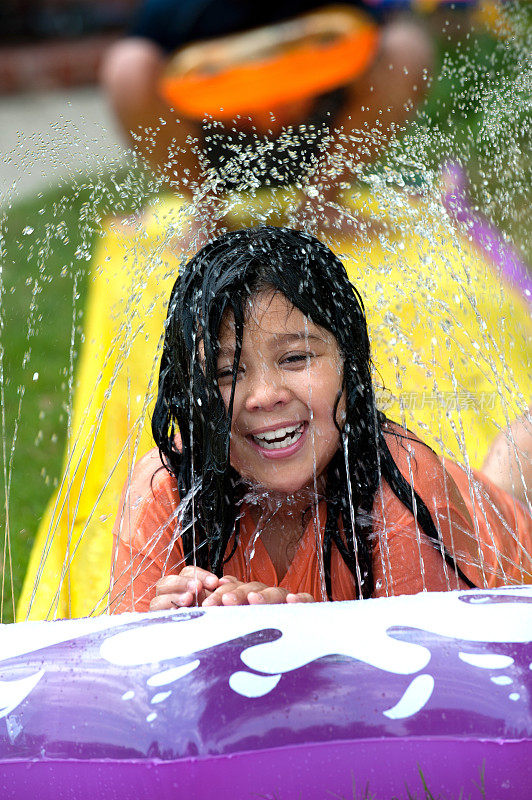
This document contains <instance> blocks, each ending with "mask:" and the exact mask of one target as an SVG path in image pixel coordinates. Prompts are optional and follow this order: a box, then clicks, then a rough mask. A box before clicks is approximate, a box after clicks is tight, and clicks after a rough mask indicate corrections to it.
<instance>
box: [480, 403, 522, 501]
mask: <svg viewBox="0 0 532 800" xmlns="http://www.w3.org/2000/svg"><path fill="white" fill-rule="evenodd" d="M481 472H482V473H483V474H484V475H486V477H487V478H489V479H490V481H491V482H492V483H494V484H495V485H496V486H499V487H500V488H501V489H504V491H505V492H508V493H509V494H511V495H513V496H514V497H515V498H516V499H517V500H520V501H521V502H522V503H523V504H524V505H525V507H527V506H528V504H529V503H530V502H532V407H531V408H530V409H529V411H528V413H527V414H523V416H522V417H519V418H518V419H516V420H515V421H514V422H512V423H511V425H510V426H509V427H508V428H506V429H505V430H504V431H501V433H499V435H498V436H497V437H496V438H495V439H494V441H493V442H492V445H491V447H490V449H489V452H488V455H487V456H486V459H485V461H484V464H483V465H482V469H481Z"/></svg>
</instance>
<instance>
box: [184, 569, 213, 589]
mask: <svg viewBox="0 0 532 800" xmlns="http://www.w3.org/2000/svg"><path fill="white" fill-rule="evenodd" d="M179 577H180V578H188V580H189V581H190V580H192V581H201V583H202V584H204V585H205V586H206V587H207V588H208V589H215V588H216V587H217V586H218V582H219V580H220V579H219V578H218V577H217V576H216V575H214V573H212V572H208V571H207V570H206V569H202V568H201V567H195V566H194V565H193V564H192V565H189V566H188V567H183V569H182V570H181V572H180V573H179Z"/></svg>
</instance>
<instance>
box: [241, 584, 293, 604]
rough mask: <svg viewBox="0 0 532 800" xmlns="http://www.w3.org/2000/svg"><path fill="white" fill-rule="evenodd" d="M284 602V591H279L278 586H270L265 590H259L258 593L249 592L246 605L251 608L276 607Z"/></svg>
mask: <svg viewBox="0 0 532 800" xmlns="http://www.w3.org/2000/svg"><path fill="white" fill-rule="evenodd" d="M285 602H286V589H280V588H279V587H278V586H271V587H269V588H266V589H261V591H260V592H249V594H248V603H249V604H250V605H251V606H255V605H266V604H270V605H277V604H279V603H285Z"/></svg>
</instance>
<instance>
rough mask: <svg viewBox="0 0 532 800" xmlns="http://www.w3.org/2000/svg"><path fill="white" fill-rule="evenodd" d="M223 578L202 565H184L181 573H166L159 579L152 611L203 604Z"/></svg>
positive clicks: (151, 607) (151, 606) (151, 605)
mask: <svg viewBox="0 0 532 800" xmlns="http://www.w3.org/2000/svg"><path fill="white" fill-rule="evenodd" d="M221 581H223V578H221V579H220V578H218V577H217V576H216V575H214V574H213V573H212V572H207V570H205V569H200V567H193V566H192V567H190V566H189V567H184V568H183V569H182V570H181V572H180V573H179V575H165V577H164V578H161V579H160V580H158V581H157V583H156V586H155V597H154V598H153V600H152V601H151V602H150V611H166V610H168V609H171V608H186V607H187V606H194V605H196V597H197V604H198V605H201V604H202V603H203V602H204V600H205V599H206V598H207V597H208V596H209V595H210V594H211V592H213V591H214V590H215V589H217V588H218V586H219V585H220V583H221Z"/></svg>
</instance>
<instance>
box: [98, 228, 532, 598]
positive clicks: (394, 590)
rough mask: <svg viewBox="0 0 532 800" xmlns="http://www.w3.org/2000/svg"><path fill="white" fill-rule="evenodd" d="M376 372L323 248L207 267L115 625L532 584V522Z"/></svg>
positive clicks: (165, 379)
mask: <svg viewBox="0 0 532 800" xmlns="http://www.w3.org/2000/svg"><path fill="white" fill-rule="evenodd" d="M370 364H371V362H370V344H369V338H368V333H367V328H366V320H365V316H364V308H363V304H362V300H361V298H360V295H359V294H358V293H357V291H356V290H355V289H354V288H353V286H352V285H351V283H350V281H349V279H348V277H347V274H346V271H345V269H344V267H343V265H342V263H341V262H340V261H339V260H338V258H337V257H336V256H335V255H334V254H333V253H332V252H331V251H330V250H329V249H328V248H327V247H326V246H325V245H324V244H322V243H321V242H319V241H318V240H317V239H315V238H314V237H312V236H310V235H308V234H306V233H301V232H296V231H293V230H288V229H283V228H275V227H263V228H255V229H250V230H242V231H236V232H233V233H229V234H226V235H224V236H222V237H220V238H219V239H217V240H215V241H213V242H212V243H210V244H208V245H206V246H205V247H204V248H203V249H202V250H200V251H199V252H198V253H197V254H196V255H195V256H194V257H193V258H192V259H191V261H190V262H189V263H188V264H187V265H186V266H185V268H184V269H183V270H182V272H181V274H180V276H179V277H178V279H177V281H176V283H175V285H174V288H173V291H172V295H171V298H170V304H169V310H168V316H167V321H166V331H165V340H164V346H163V354H162V359H161V368H160V375H159V391H158V397H157V402H156V405H155V410H154V413H153V420H152V430H153V435H154V438H155V441H156V443H157V447H158V453H157V451H156V450H155V451H152V452H151V453H149V454H148V455H147V456H145V457H144V458H143V459H141V461H140V462H139V463H138V464H137V466H136V468H135V470H134V472H133V476H132V479H131V481H130V483H129V484H128V485H127V487H126V489H125V493H124V502H123V504H122V508H121V511H120V514H119V516H118V518H117V521H116V524H115V542H116V548H115V554H114V563H113V571H112V572H113V574H112V581H111V610H112V611H113V612H120V611H129V610H137V611H144V610H149V609H152V610H153V609H168V608H172V607H184V606H191V605H197V604H200V605H203V606H209V605H236V604H243V603H250V604H258V603H279V602H310V601H312V600H327V599H329V600H348V599H354V598H367V597H376V596H382V595H391V594H405V593H406V594H411V593H415V592H418V591H422V590H429V591H430V590H433V591H437V590H446V589H456V588H467V587H473V586H488V587H492V586H496V585H500V584H507V583H522V582H525V581H526V580H530V576H531V573H532V556H531V552H532V518H531V516H530V514H529V513H528V512H527V511H526V510H525V508H524V506H522V505H521V504H520V503H519V502H518V501H516V500H515V499H514V498H513V497H511V496H510V495H509V494H507V493H505V492H503V491H502V490H500V489H498V488H497V487H496V486H494V485H493V484H491V483H490V482H489V481H488V480H487V479H486V478H485V477H483V476H482V475H481V474H479V473H478V474H477V473H475V474H474V475H473V474H470V475H469V476H468V475H467V474H466V472H465V470H463V469H462V468H461V467H459V466H458V465H456V464H453V463H446V465H445V466H444V465H443V464H442V462H441V460H440V459H439V458H438V457H437V456H436V455H435V453H434V452H433V451H432V450H430V448H429V447H427V446H426V445H424V444H423V443H422V442H421V441H420V440H419V439H417V438H416V437H415V436H414V435H412V434H410V433H405V431H404V430H403V429H402V428H400V427H398V426H397V425H396V424H394V423H393V422H391V421H390V420H388V419H387V418H386V417H385V416H384V414H382V413H381V412H379V411H378V410H377V408H376V405H375V396H374V391H373V386H372V381H371V374H370ZM178 431H179V433H178ZM161 461H162V464H163V466H162V467H161Z"/></svg>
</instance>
